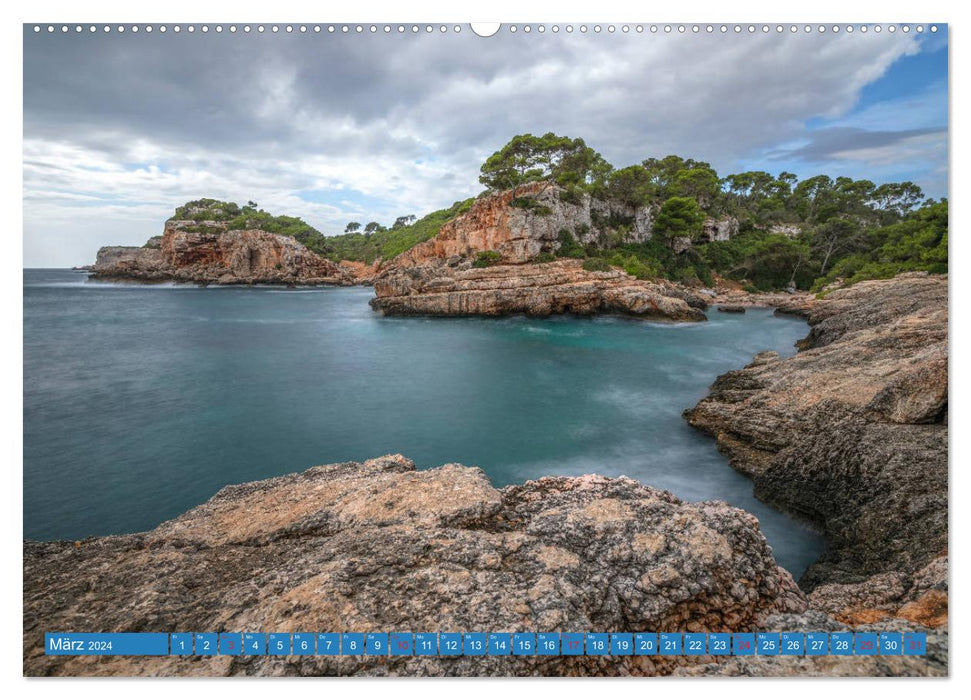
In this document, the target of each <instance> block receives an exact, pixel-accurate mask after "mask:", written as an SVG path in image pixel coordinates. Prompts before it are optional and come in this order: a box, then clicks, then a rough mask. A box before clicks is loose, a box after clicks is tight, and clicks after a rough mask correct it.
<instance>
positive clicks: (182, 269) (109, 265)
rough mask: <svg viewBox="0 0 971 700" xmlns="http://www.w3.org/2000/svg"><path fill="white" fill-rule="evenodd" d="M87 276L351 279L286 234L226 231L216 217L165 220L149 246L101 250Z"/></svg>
mask: <svg viewBox="0 0 971 700" xmlns="http://www.w3.org/2000/svg"><path fill="white" fill-rule="evenodd" d="M153 241H156V239H152V241H150V243H152V242H153ZM92 277H93V278H94V279H104V280H113V279H134V280H141V281H148V282H157V281H165V280H174V281H179V282H198V283H203V284H353V283H354V278H353V275H352V274H351V273H350V272H349V271H348V270H346V269H345V268H343V267H341V266H340V265H337V264H335V263H333V262H331V261H329V260H327V259H325V258H322V257H320V256H319V255H317V254H316V253H313V252H311V251H310V250H308V249H307V248H306V247H305V246H304V245H302V244H301V243H299V242H297V241H296V240H294V239H293V238H291V237H289V236H281V235H277V234H273V233H267V232H266V231H260V230H246V231H228V230H226V228H225V224H224V223H222V222H217V221H210V222H201V223H200V222H195V221H174V220H173V221H169V222H167V223H166V226H165V232H164V233H163V234H162V236H161V240H158V241H157V242H155V244H154V245H149V246H147V247H141V248H137V247H126V246H107V247H104V248H101V249H100V250H99V251H98V258H97V261H96V262H95V265H94V268H93V275H92Z"/></svg>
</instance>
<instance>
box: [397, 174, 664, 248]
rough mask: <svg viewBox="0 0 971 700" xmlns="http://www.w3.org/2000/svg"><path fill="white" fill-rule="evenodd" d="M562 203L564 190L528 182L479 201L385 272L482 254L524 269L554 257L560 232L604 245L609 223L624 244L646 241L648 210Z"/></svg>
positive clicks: (579, 199)
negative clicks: (620, 229) (619, 225)
mask: <svg viewBox="0 0 971 700" xmlns="http://www.w3.org/2000/svg"><path fill="white" fill-rule="evenodd" d="M566 197H567V195H566V191H565V190H564V189H563V188H561V187H558V186H556V185H554V184H553V183H549V182H531V183H528V184H525V185H522V186H521V187H519V188H518V189H516V190H515V191H514V190H506V191H505V192H500V193H498V194H493V195H488V196H485V197H482V198H481V199H479V200H477V201H476V202H475V204H473V205H472V208H471V209H470V210H469V211H468V212H466V213H465V214H462V215H461V216H458V217H456V218H455V219H453V220H452V221H449V222H448V223H446V224H445V225H444V226H442V229H441V231H440V232H439V233H438V235H437V236H435V237H434V238H432V239H431V240H428V241H425V242H424V243H419V244H418V245H416V246H415V247H413V248H412V249H410V250H408V251H405V252H404V253H402V254H401V255H399V256H398V257H397V258H395V260H394V261H391V263H390V266H391V267H398V266H402V267H403V266H413V265H418V264H421V263H424V262H427V261H429V260H432V259H441V260H447V259H449V258H456V257H468V256H474V255H475V254H476V253H478V252H480V251H484V250H493V251H496V252H497V253H499V254H500V255H501V256H502V262H504V263H509V264H517V263H525V262H529V261H530V260H532V259H533V258H535V257H536V256H537V255H539V254H540V253H553V252H556V251H557V250H558V249H559V247H560V232H561V231H566V232H568V233H569V234H570V235H571V236H573V237H574V238H575V239H576V240H578V241H579V242H580V243H582V244H584V245H586V244H589V243H599V244H604V243H606V242H607V240H608V236H609V235H610V234H611V232H612V231H613V230H614V229H615V227H616V224H615V225H614V226H611V225H610V224H611V222H618V221H623V222H624V225H625V227H626V230H627V233H626V234H625V239H624V240H626V241H628V242H637V241H644V240H647V239H649V238H650V237H651V221H652V219H651V208H650V207H629V206H625V205H623V204H620V203H618V202H605V201H602V200H599V199H594V198H592V197H591V196H590V195H589V194H578V195H576V199H575V200H570V199H568V198H566ZM524 203H528V205H526V206H522V204H524ZM517 204H520V205H521V206H517Z"/></svg>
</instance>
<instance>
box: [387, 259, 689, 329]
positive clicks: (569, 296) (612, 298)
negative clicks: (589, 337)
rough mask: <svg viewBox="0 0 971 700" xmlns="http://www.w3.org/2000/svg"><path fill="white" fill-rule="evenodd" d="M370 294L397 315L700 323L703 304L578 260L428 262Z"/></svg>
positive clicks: (401, 271)
mask: <svg viewBox="0 0 971 700" xmlns="http://www.w3.org/2000/svg"><path fill="white" fill-rule="evenodd" d="M374 292H375V298H374V299H372V300H371V306H372V307H374V308H375V309H377V310H379V311H382V312H384V313H386V314H389V315H397V316H403V315H431V316H468V315H481V316H500V315H504V314H528V315H530V316H549V315H551V314H562V313H572V314H595V313H616V314H629V315H632V316H638V317H641V318H647V319H655V320H668V321H704V320H705V314H704V311H703V309H704V308H705V306H706V302H705V301H704V300H703V299H702V298H701V297H699V296H697V295H695V294H692V293H691V292H689V291H687V290H684V289H679V288H677V287H675V285H671V284H664V283H650V282H644V281H641V280H638V279H635V278H633V277H631V276H629V275H627V274H625V273H624V272H621V271H619V270H611V271H609V272H588V271H586V270H584V269H583V268H582V266H581V264H580V262H579V261H577V260H559V261H556V262H551V263H543V264H535V265H497V266H495V267H486V268H475V267H472V265H471V263H469V262H467V261H466V262H464V263H462V262H456V263H453V264H452V265H449V264H446V263H444V262H442V261H431V262H428V263H424V264H421V265H417V266H410V267H398V268H396V269H394V270H393V271H391V272H387V273H384V274H382V275H381V276H380V277H378V279H376V280H375V282H374Z"/></svg>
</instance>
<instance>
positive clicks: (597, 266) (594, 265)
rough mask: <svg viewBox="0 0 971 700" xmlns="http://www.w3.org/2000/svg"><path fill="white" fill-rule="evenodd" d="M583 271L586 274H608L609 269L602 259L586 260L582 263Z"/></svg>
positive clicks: (608, 264)
mask: <svg viewBox="0 0 971 700" xmlns="http://www.w3.org/2000/svg"><path fill="white" fill-rule="evenodd" d="M583 269H584V270H586V271H587V272H610V270H611V267H610V263H608V262H607V261H606V260H604V259H603V258H587V259H586V260H584V261H583Z"/></svg>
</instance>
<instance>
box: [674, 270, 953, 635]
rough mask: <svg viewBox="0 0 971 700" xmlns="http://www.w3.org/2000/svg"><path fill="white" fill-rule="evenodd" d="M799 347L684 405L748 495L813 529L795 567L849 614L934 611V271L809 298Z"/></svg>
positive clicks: (942, 572) (941, 464)
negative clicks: (818, 532) (815, 545)
mask: <svg viewBox="0 0 971 700" xmlns="http://www.w3.org/2000/svg"><path fill="white" fill-rule="evenodd" d="M795 310H796V311H798V312H799V313H802V314H804V315H805V316H806V317H807V319H808V321H809V324H810V326H811V331H810V333H809V336H808V337H807V338H806V339H805V341H803V342H802V343H801V352H799V353H798V354H796V355H795V356H794V357H791V358H788V359H785V360H782V359H780V358H779V356H778V355H777V354H775V353H771V352H768V353H761V354H760V355H757V356H756V357H755V359H754V360H753V361H752V363H751V364H749V365H748V366H747V367H746V368H744V369H741V370H737V371H733V372H728V373H727V374H724V375H722V376H721V377H719V378H718V380H717V381H716V382H715V384H714V385H713V386H712V390H711V393H710V395H709V396H708V397H707V398H705V399H704V400H702V401H701V402H700V403H699V404H698V405H697V406H695V407H694V408H693V409H691V410H690V411H687V412H686V417H687V418H688V420H689V421H690V423H691V424H692V425H694V426H696V427H698V428H701V429H702V430H704V431H706V432H708V433H711V434H712V435H714V436H715V437H716V438H717V441H718V447H719V449H720V450H721V451H722V452H724V453H725V454H726V455H727V456H728V457H729V459H730V461H731V463H732V465H733V466H734V467H735V468H736V469H738V470H739V471H741V472H743V473H745V474H747V475H749V476H751V477H752V478H753V479H754V481H755V490H756V495H758V496H759V497H760V498H762V499H763V500H765V501H767V502H769V503H771V504H774V505H776V506H778V507H780V508H782V509H784V510H786V511H788V512H790V513H794V514H797V515H800V516H802V517H805V518H807V519H809V520H810V521H812V522H814V523H816V524H817V525H819V526H820V527H822V528H823V529H824V530H825V533H826V536H827V541H828V551H827V552H826V553H825V554H824V556H823V557H822V558H821V559H820V560H819V561H818V562H817V563H815V564H814V565H813V566H811V567H810V568H809V570H808V571H807V572H806V574H805V575H804V577H803V579H802V580H801V583H802V584H803V585H804V587H805V588H807V589H808V590H811V594H810V599H811V602H812V605H813V606H814V607H816V608H819V609H822V610H825V611H827V612H829V613H831V614H832V615H835V616H836V617H837V618H838V619H841V620H844V621H847V622H850V623H868V622H875V621H877V620H880V619H883V618H887V617H892V616H896V617H898V618H902V619H906V620H912V621H915V622H920V623H922V624H926V625H931V626H939V625H943V624H945V623H946V619H947V508H948V502H947V319H948V313H947V279H946V277H940V276H928V275H926V274H921V273H911V274H906V275H900V276H898V277H896V278H895V279H892V280H880V281H870V282H860V283H858V284H856V285H853V286H852V287H849V288H846V289H841V290H838V291H835V292H832V293H831V294H829V295H828V296H827V297H826V298H825V299H823V300H820V301H817V302H814V303H813V304H811V305H798V308H797V309H795Z"/></svg>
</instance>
